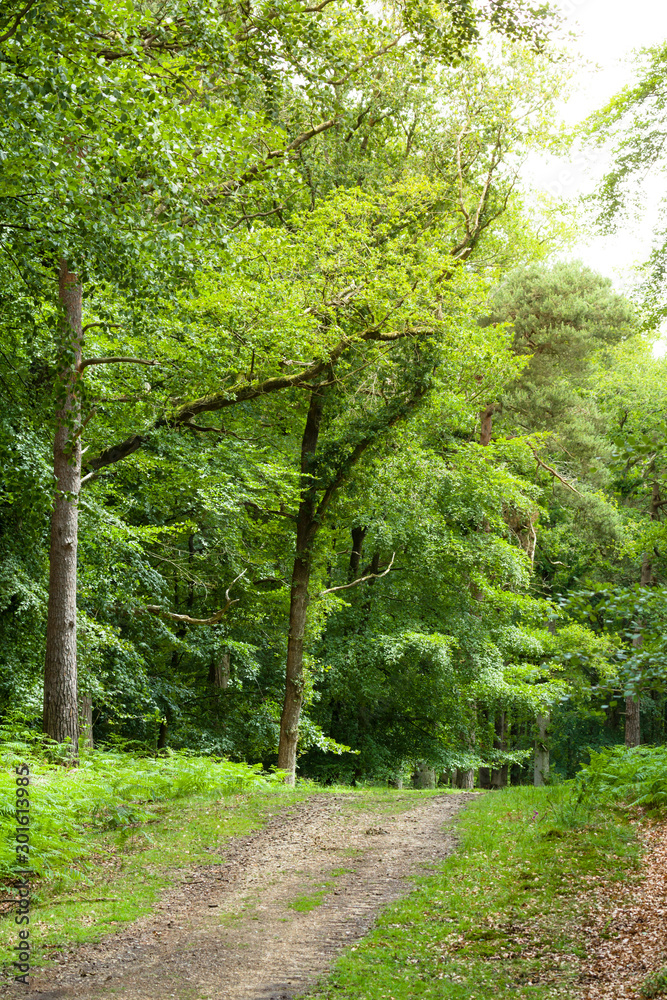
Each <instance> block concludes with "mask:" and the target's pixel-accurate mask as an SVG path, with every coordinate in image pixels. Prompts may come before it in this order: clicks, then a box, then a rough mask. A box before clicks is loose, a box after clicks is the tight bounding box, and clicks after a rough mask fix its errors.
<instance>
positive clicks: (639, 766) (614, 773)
mask: <svg viewBox="0 0 667 1000" xmlns="http://www.w3.org/2000/svg"><path fill="white" fill-rule="evenodd" d="M590 758H591V761H590V764H588V765H587V766H586V767H582V768H581V770H580V771H579V774H578V775H577V777H576V779H575V780H574V782H573V783H572V800H573V801H576V800H577V799H578V800H579V802H580V804H582V805H583V804H584V803H585V802H588V803H590V804H591V805H592V806H593V807H594V806H595V804H599V803H610V804H613V803H618V802H623V803H625V804H626V805H629V806H637V807H640V808H641V809H644V810H646V811H647V812H648V813H649V815H652V814H655V815H659V814H662V813H664V812H665V811H666V810H667V746H638V747H624V746H611V747H603V748H602V749H601V750H591V751H590Z"/></svg>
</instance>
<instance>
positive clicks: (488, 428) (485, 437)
mask: <svg viewBox="0 0 667 1000" xmlns="http://www.w3.org/2000/svg"><path fill="white" fill-rule="evenodd" d="M497 409H498V407H497V405H496V404H495V403H491V404H490V405H489V406H487V407H486V408H485V409H483V410H481V411H480V414H479V420H480V429H479V443H480V444H481V445H484V446H486V445H487V444H490V443H491V438H492V437H493V414H494V413H495V412H496V410H497Z"/></svg>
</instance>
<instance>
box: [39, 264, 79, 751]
mask: <svg viewBox="0 0 667 1000" xmlns="http://www.w3.org/2000/svg"><path fill="white" fill-rule="evenodd" d="M58 291H59V297H60V303H61V305H62V307H63V309H64V312H65V317H64V321H63V324H62V335H63V337H62V344H61V351H60V357H61V370H60V378H59V387H58V389H59V395H60V398H59V401H58V409H57V411H56V430H55V438H54V442H53V473H54V477H55V481H56V495H55V502H54V508H53V513H52V515H51V545H50V550H49V603H48V612H47V624H46V656H45V662H44V717H43V728H44V732H45V733H46V734H47V736H50V737H51V738H52V739H54V740H56V741H57V742H58V743H63V742H64V741H65V740H66V739H67V738H68V737H69V738H70V739H71V741H72V744H73V748H74V755H76V752H77V750H78V739H79V719H78V706H77V673H76V670H77V663H76V550H77V532H78V500H79V490H80V488H81V435H80V429H81V395H80V391H79V381H80V369H79V365H80V362H81V346H82V338H83V333H82V325H81V313H82V291H81V284H80V283H79V280H78V278H77V275H76V274H72V273H71V272H70V271H69V269H68V267H67V264H66V263H65V261H61V264H60V275H59V281H58Z"/></svg>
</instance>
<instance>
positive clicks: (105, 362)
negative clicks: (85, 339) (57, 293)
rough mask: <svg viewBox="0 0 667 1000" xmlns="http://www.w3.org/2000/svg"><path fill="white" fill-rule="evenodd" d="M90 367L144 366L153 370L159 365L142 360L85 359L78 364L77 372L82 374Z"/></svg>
mask: <svg viewBox="0 0 667 1000" xmlns="http://www.w3.org/2000/svg"><path fill="white" fill-rule="evenodd" d="M90 365H146V366H147V367H148V368H153V367H155V365H160V362H159V361H145V360H144V359H143V358H86V360H85V361H81V362H80V363H79V365H78V371H80V372H82V371H83V369H84V368H88V367H89V366H90Z"/></svg>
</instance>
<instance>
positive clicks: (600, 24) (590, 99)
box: [530, 0, 667, 290]
mask: <svg viewBox="0 0 667 1000" xmlns="http://www.w3.org/2000/svg"><path fill="white" fill-rule="evenodd" d="M556 2H557V6H558V7H560V9H561V10H562V12H563V13H564V15H565V19H566V23H567V24H568V25H569V26H570V27H571V29H572V30H573V31H575V32H577V34H578V36H579V37H578V39H577V40H573V41H572V42H571V43H570V44H571V46H572V48H573V50H575V51H579V52H580V53H581V54H582V55H583V56H584V57H585V59H587V60H590V62H591V63H592V64H595V65H594V66H591V69H590V70H588V71H587V70H584V71H582V72H581V74H580V75H579V76H578V79H577V82H578V84H579V85H578V87H577V90H576V92H575V93H573V95H572V97H571V99H570V100H568V102H567V104H566V105H564V106H563V109H562V116H563V120H564V121H566V122H568V123H574V122H577V121H581V120H582V119H583V118H585V117H586V116H587V115H588V114H590V113H591V112H592V111H595V110H596V109H597V108H600V107H601V106H602V105H604V104H605V103H606V101H607V100H608V99H609V98H610V97H612V96H613V95H614V94H615V93H617V92H618V91H619V90H621V88H622V87H624V86H625V85H626V84H628V83H632V82H633V72H632V51H633V49H635V48H638V47H641V46H646V45H656V44H659V43H660V42H663V41H665V40H667V4H665V3H664V2H663V0H632V2H628V0H556ZM596 67H597V68H596ZM593 155H595V154H593ZM600 166H604V163H602V164H597V163H596V164H594V166H593V168H592V170H591V169H590V168H587V167H585V166H583V165H578V164H577V163H576V162H575V163H573V164H569V163H567V162H564V161H563V160H559V161H551V162H548V161H547V160H543V161H541V162H539V163H537V162H535V163H531V170H530V172H531V174H532V175H533V182H534V183H535V184H536V185H537V186H539V187H542V188H547V189H549V190H551V191H552V192H553V193H554V194H559V195H561V196H564V197H573V196H576V195H577V194H579V193H581V192H584V191H589V190H590V189H591V187H592V180H591V175H595V174H596V173H598V174H599V168H600ZM663 187H664V178H661V179H660V181H658V180H657V179H656V183H655V186H654V187H652V186H651V185H649V188H650V190H649V191H648V192H647V201H648V203H649V207H650V204H651V203H653V202H655V201H657V199H658V198H659V196H660V189H661V188H663ZM652 219H653V213H652V212H650V211H647V218H646V220H645V221H644V222H642V221H640V220H638V221H637V222H636V223H635V224H634V225H633V227H632V229H631V231H630V232H628V231H627V230H626V231H624V232H623V233H622V234H620V235H618V236H617V237H609V236H604V237H603V236H596V237H594V238H593V239H592V240H591V241H590V243H589V245H588V246H585V245H582V246H578V247H577V248H576V252H575V253H574V254H569V255H568V256H576V257H579V258H580V259H582V260H584V261H585V262H586V263H587V264H589V265H590V266H591V267H594V268H595V270H597V271H600V272H601V273H603V274H606V275H608V276H609V277H611V278H613V279H614V284H615V285H616V286H617V287H618V288H619V290H624V289H629V288H630V287H631V286H632V284H633V280H632V278H633V276H632V273H631V269H632V268H633V266H634V265H635V264H638V263H641V262H642V261H643V260H645V259H646V257H647V255H648V252H649V249H650V237H651V221H652Z"/></svg>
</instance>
